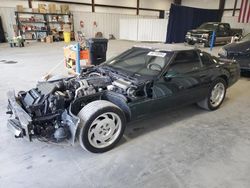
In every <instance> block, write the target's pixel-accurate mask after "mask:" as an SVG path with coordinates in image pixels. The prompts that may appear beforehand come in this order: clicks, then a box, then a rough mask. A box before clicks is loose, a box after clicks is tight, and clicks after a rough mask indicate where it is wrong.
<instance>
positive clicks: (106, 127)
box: [78, 100, 126, 153]
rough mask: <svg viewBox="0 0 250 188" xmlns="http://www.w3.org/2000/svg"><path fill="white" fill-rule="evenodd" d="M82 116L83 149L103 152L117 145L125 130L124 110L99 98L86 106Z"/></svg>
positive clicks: (81, 142)
mask: <svg viewBox="0 0 250 188" xmlns="http://www.w3.org/2000/svg"><path fill="white" fill-rule="evenodd" d="M78 117H79V118H80V126H79V129H78V130H79V138H78V139H79V142H80V145H81V147H82V148H83V149H85V150H87V151H90V152H93V153H103V152H106V151H108V150H110V149H112V148H114V147H115V145H116V144H117V143H118V142H119V141H120V139H121V137H122V136H123V133H124V130H125V123H126V120H125V116H124V113H123V111H122V110H121V109H120V108H119V107H118V106H116V105H114V104H113V103H111V102H109V101H105V100H97V101H94V102H91V103H89V104H87V105H86V106H84V107H83V108H82V109H81V111H80V112H79V113H78Z"/></svg>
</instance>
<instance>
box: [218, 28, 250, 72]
mask: <svg viewBox="0 0 250 188" xmlns="http://www.w3.org/2000/svg"><path fill="white" fill-rule="evenodd" d="M218 55H219V56H220V57H222V58H227V59H235V60H236V61H237V62H239V64H240V69H241V71H242V72H250V33H249V34H247V35H246V36H244V37H243V38H242V39H241V41H240V42H236V43H231V44H227V45H225V46H223V47H222V48H221V49H220V51H219V54H218Z"/></svg>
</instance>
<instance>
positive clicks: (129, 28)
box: [120, 18, 168, 42]
mask: <svg viewBox="0 0 250 188" xmlns="http://www.w3.org/2000/svg"><path fill="white" fill-rule="evenodd" d="M167 24H168V20H167V19H142V18H133V19H121V20H120V39H124V40H138V41H157V42H165V40H166V34H167Z"/></svg>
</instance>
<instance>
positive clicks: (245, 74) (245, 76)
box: [240, 72, 250, 81]
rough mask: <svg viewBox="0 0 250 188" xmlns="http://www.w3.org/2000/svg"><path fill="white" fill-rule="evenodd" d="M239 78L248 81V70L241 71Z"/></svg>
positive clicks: (249, 78)
mask: <svg viewBox="0 0 250 188" xmlns="http://www.w3.org/2000/svg"><path fill="white" fill-rule="evenodd" d="M240 75H241V79H244V80H248V81H250V72H241V74H240Z"/></svg>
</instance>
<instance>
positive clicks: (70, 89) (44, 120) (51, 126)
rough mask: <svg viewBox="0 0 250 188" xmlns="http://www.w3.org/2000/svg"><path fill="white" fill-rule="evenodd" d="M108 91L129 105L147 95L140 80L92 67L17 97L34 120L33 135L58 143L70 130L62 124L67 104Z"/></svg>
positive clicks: (40, 83)
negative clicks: (120, 96)
mask: <svg viewBox="0 0 250 188" xmlns="http://www.w3.org/2000/svg"><path fill="white" fill-rule="evenodd" d="M107 91H112V92H115V93H119V94H121V95H123V96H124V97H126V99H127V102H128V103H129V102H130V101H134V100H137V99H138V98H141V97H145V96H146V95H147V94H146V93H147V91H146V85H145V84H144V82H143V81H141V80H140V81H139V80H138V79H136V78H129V77H128V76H122V75H120V74H118V73H116V72H112V71H110V70H106V69H103V68H99V67H93V68H89V69H86V70H84V71H83V72H82V74H80V75H79V76H76V77H69V78H64V79H59V80H52V81H47V82H38V84H37V86H36V88H33V89H31V90H29V91H27V92H23V91H22V92H19V93H18V96H17V98H18V100H19V102H20V104H21V106H22V107H23V109H24V110H25V111H26V112H27V113H28V114H29V115H30V116H31V118H32V120H33V125H32V126H33V127H32V128H31V129H32V134H34V135H39V136H41V137H43V138H46V139H49V140H54V141H57V142H58V141H61V140H64V139H65V138H68V137H70V131H69V128H68V126H67V125H66V124H65V122H63V121H62V114H63V112H65V110H66V111H68V110H69V106H70V104H71V103H72V102H74V101H75V100H76V99H78V100H79V99H81V98H84V97H86V96H91V95H98V94H100V95H101V94H102V93H104V92H107Z"/></svg>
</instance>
